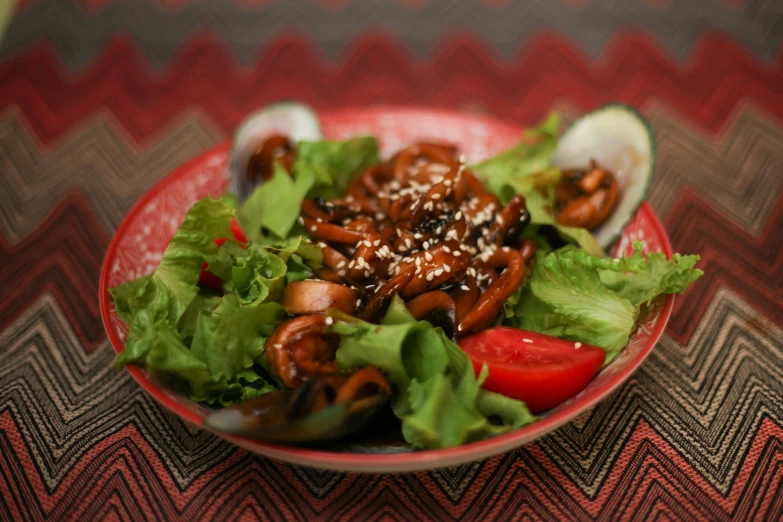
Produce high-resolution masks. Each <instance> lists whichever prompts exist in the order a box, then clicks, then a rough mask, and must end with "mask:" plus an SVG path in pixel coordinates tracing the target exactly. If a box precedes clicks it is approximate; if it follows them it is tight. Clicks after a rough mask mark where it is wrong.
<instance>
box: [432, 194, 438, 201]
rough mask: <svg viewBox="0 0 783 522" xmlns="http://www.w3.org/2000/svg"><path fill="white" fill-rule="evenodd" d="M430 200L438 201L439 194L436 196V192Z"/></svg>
mask: <svg viewBox="0 0 783 522" xmlns="http://www.w3.org/2000/svg"><path fill="white" fill-rule="evenodd" d="M432 199H433V200H435V201H437V200H439V199H440V194H438V193H437V192H436V193H435V194H433V195H432Z"/></svg>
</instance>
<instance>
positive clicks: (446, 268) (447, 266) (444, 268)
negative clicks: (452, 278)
mask: <svg viewBox="0 0 783 522" xmlns="http://www.w3.org/2000/svg"><path fill="white" fill-rule="evenodd" d="M443 270H445V271H446V273H447V274H448V273H449V272H451V267H450V266H449V265H443Z"/></svg>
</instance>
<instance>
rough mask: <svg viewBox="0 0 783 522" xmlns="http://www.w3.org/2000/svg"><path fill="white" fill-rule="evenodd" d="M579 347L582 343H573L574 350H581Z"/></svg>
mask: <svg viewBox="0 0 783 522" xmlns="http://www.w3.org/2000/svg"><path fill="white" fill-rule="evenodd" d="M581 347H582V343H574V348H581Z"/></svg>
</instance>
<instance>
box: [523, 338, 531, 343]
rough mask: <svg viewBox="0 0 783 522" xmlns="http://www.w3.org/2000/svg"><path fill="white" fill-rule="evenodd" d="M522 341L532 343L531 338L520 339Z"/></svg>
mask: <svg viewBox="0 0 783 522" xmlns="http://www.w3.org/2000/svg"><path fill="white" fill-rule="evenodd" d="M522 342H525V343H532V342H533V340H532V339H522Z"/></svg>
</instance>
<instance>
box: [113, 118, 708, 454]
mask: <svg viewBox="0 0 783 522" xmlns="http://www.w3.org/2000/svg"><path fill="white" fill-rule="evenodd" d="M281 119H283V120H285V121H286V122H288V123H287V129H286V130H287V132H286V133H284V134H281V133H273V134H271V135H270V128H272V127H274V125H272V124H271V123H270V122H279V121H280V120H281ZM558 127H559V118H558V117H557V115H553V116H551V117H550V118H548V119H547V120H546V121H544V122H543V123H542V124H541V125H540V126H539V127H536V128H531V129H528V130H526V131H525V132H524V133H523V135H522V137H521V140H520V142H519V144H517V145H516V146H514V147H513V148H511V149H509V150H506V151H504V152H501V153H500V154H497V155H496V156H493V157H490V158H487V159H485V160H484V161H481V162H479V163H476V164H469V163H468V162H467V161H466V159H465V157H464V156H463V155H461V154H460V151H459V150H458V149H457V148H456V147H454V146H452V145H450V144H445V143H429V142H421V143H412V144H410V145H408V146H406V147H404V148H402V149H401V150H399V151H398V152H396V153H395V154H394V155H393V156H391V157H390V158H381V157H380V154H379V147H378V142H377V140H376V139H375V138H374V137H372V136H360V137H355V138H351V139H348V140H345V141H327V140H324V139H322V137H321V135H320V125H319V123H318V119H317V117H316V116H315V115H314V114H313V113H312V111H310V110H309V109H308V108H307V107H304V106H302V105H299V104H293V103H286V104H277V105H274V106H271V107H269V108H267V109H265V110H263V111H261V112H260V113H259V114H257V115H256V116H254V117H253V118H251V119H250V120H248V121H247V123H246V124H245V125H243V126H242V127H241V128H240V130H239V131H238V133H237V136H236V138H235V146H234V150H233V151H232V166H231V172H230V176H231V183H230V193H228V194H226V195H224V196H222V197H219V198H211V197H207V198H205V199H203V200H201V201H198V202H196V203H195V204H194V205H193V206H192V207H191V208H190V210H189V211H188V213H187V215H186V216H185V218H184V220H183V222H182V224H181V226H180V227H179V229H178V231H177V232H176V234H175V235H174V237H173V238H172V239H171V242H170V243H169V245H168V247H167V248H166V250H165V252H164V254H163V257H162V260H161V263H160V266H159V267H158V268H157V269H156V270H155V271H154V272H153V273H151V274H149V275H146V276H144V277H141V278H139V279H135V280H132V281H130V282H127V283H125V284H122V285H119V286H116V287H114V288H112V289H111V290H110V293H111V296H112V298H113V300H114V305H115V309H116V311H117V314H118V315H119V316H120V318H121V319H122V320H123V321H125V322H126V323H127V324H128V325H129V327H130V329H129V334H128V337H127V340H126V344H125V347H124V350H123V351H122V352H121V353H120V355H119V356H118V358H117V361H116V366H117V367H118V368H122V367H123V366H125V365H128V364H133V365H138V366H141V367H143V368H145V369H146V370H147V371H148V372H150V373H153V374H156V375H158V376H160V378H161V379H164V380H165V381H166V382H167V383H168V384H169V385H170V386H172V387H173V388H175V389H176V390H179V391H180V392H181V393H183V394H185V395H187V396H188V397H190V398H191V399H192V400H194V401H198V402H200V403H203V404H205V405H208V406H210V407H211V408H213V410H214V412H213V413H212V414H210V415H208V416H207V417H206V419H205V425H207V426H209V427H211V428H213V429H216V430H221V431H224V432H227V433H232V434H236V435H242V436H245V437H250V438H255V439H258V440H263V441H271V442H276V443H286V444H323V443H328V442H329V441H334V440H337V439H340V438H342V437H344V436H346V435H349V434H354V433H356V432H358V431H361V430H365V431H367V430H372V429H373V427H374V425H373V423H372V419H373V418H376V415H378V413H379V412H380V411H382V410H384V409H387V408H390V409H391V411H392V412H393V414H394V416H396V417H397V418H398V419H399V421H400V423H399V425H400V430H401V433H402V435H403V437H404V439H405V441H406V442H407V443H408V444H409V445H410V446H411V447H413V448H443V447H450V446H456V445H460V444H464V443H468V442H472V441H476V440H481V439H484V438H486V437H491V436H493V435H496V434H500V433H505V432H508V431H509V430H514V429H517V428H519V427H521V426H524V425H526V424H529V423H532V422H535V421H536V415H537V414H540V413H542V412H545V411H547V410H549V409H551V408H554V407H556V406H557V405H559V404H561V403H562V402H564V401H566V400H568V399H569V398H571V397H573V396H574V395H576V394H577V393H579V392H580V391H581V390H583V389H584V388H585V387H586V386H587V385H588V384H589V382H590V381H591V380H592V379H593V378H594V377H595V375H596V374H597V373H598V372H599V371H600V370H601V368H602V367H604V366H606V365H607V364H609V363H610V362H611V361H612V360H613V359H614V358H615V357H616V356H617V355H618V354H619V353H620V352H621V351H622V350H623V349H624V347H625V346H626V345H627V344H628V341H629V339H630V337H631V336H632V334H633V332H634V329H635V327H636V322H637V319H638V317H639V314H640V311H641V310H642V308H643V307H645V306H647V305H649V304H650V302H651V301H653V300H654V299H656V297H658V296H660V295H662V294H672V293H679V292H683V291H684V290H685V289H686V288H688V286H689V285H690V284H691V283H693V282H694V281H695V280H696V279H698V278H699V277H700V276H701V275H702V272H701V271H700V270H698V269H696V268H695V265H696V263H697V261H698V260H699V257H698V256H696V255H685V256H683V255H679V254H674V255H673V256H672V257H671V259H667V258H666V256H665V255H664V254H663V253H645V249H644V244H643V243H642V242H638V241H637V242H635V243H634V244H633V252H632V253H631V254H630V255H625V256H620V257H617V258H611V257H608V256H607V255H606V253H605V252H606V249H607V248H608V247H609V246H610V245H611V244H612V243H613V242H614V240H615V239H616V238H617V237H618V234H619V232H620V231H621V230H622V227H623V225H624V224H625V223H626V222H627V220H628V219H629V218H630V217H631V216H632V215H633V213H634V212H635V211H636V209H637V208H638V205H639V204H640V203H641V201H642V200H643V198H644V192H645V189H646V187H647V184H648V183H649V179H650V177H651V175H652V170H653V165H652V157H653V155H654V140H653V138H652V134H651V132H650V131H649V128H648V127H647V125H646V123H645V122H644V120H643V119H642V118H641V116H639V115H638V114H637V113H636V112H635V111H633V110H632V109H630V108H628V107H624V106H618V105H612V106H607V107H604V108H601V109H599V110H597V111H595V112H594V113H591V114H589V115H587V116H585V117H584V118H582V119H581V120H579V121H577V122H576V123H575V124H574V125H572V126H571V127H570V128H569V129H568V130H567V131H566V132H565V133H564V134H563V135H562V136H561V137H559V138H558Z"/></svg>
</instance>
